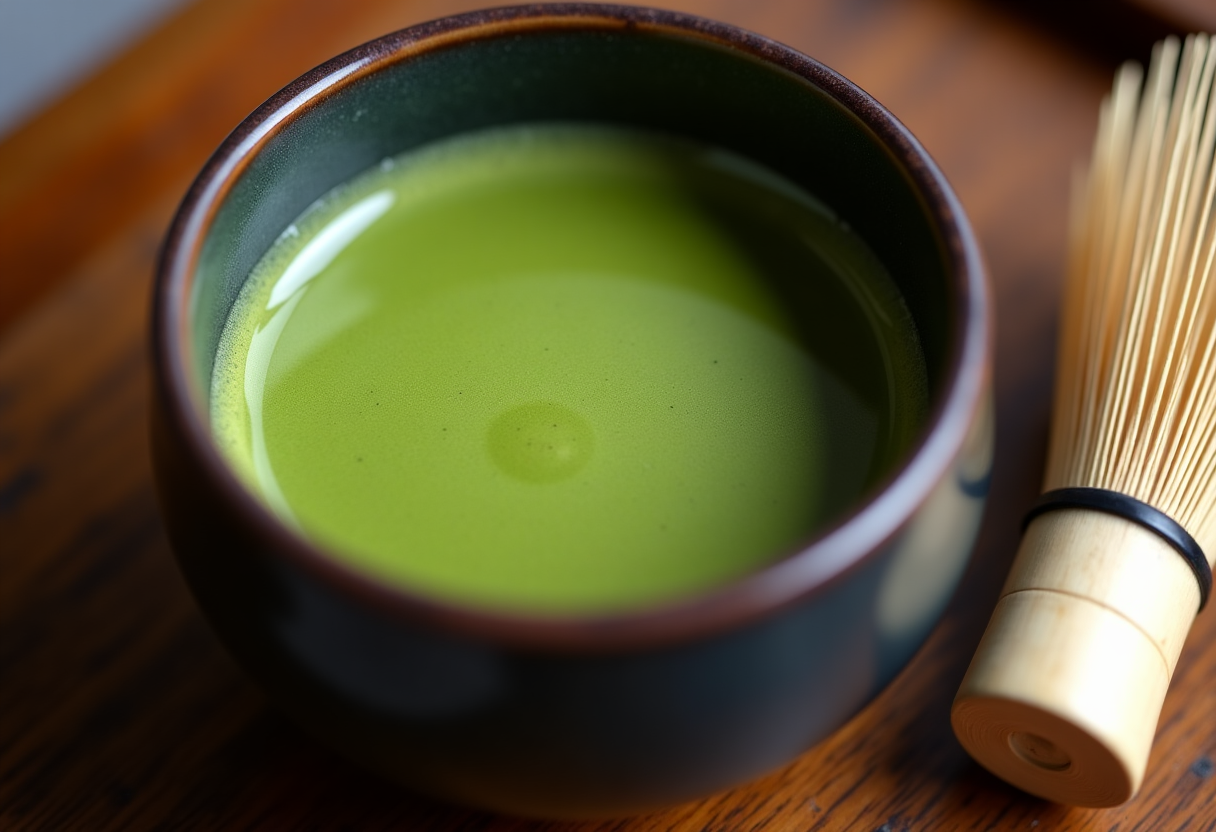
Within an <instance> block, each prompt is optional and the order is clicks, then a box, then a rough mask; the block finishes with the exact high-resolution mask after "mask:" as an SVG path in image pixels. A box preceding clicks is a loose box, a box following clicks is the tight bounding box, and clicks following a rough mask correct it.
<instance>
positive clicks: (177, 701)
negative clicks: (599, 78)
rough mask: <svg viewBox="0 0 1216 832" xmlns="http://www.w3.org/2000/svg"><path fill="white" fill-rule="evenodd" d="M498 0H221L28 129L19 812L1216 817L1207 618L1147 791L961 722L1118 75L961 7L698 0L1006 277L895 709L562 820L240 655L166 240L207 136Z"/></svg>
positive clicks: (205, 1) (1212, 625)
mask: <svg viewBox="0 0 1216 832" xmlns="http://www.w3.org/2000/svg"><path fill="white" fill-rule="evenodd" d="M473 5H475V4H474V3H471V2H466V1H465V0H451V1H449V0H363V2H346V3H333V2H329V0H290V2H289V0H259V1H258V2H248V0H201V1H200V2H198V3H196V4H195V5H194V6H192V7H190V8H188V9H187V10H186V11H184V12H183V13H182V14H181V15H179V16H178V17H177V18H175V19H173V20H171V21H170V22H168V23H167V24H166V25H164V26H163V27H161V28H160V29H159V30H158V31H156V32H154V33H153V34H152V35H151V36H150V37H149V38H148V39H147V40H145V41H144V42H143V43H141V44H140V45H138V46H137V47H136V48H134V49H133V50H131V51H130V52H128V53H127V54H126V55H125V56H123V57H122V58H121V59H119V60H118V61H117V62H116V63H115V64H113V65H111V66H110V67H108V68H107V69H105V70H104V71H102V72H101V73H100V74H98V75H97V76H95V77H94V78H93V79H91V80H90V81H89V82H87V83H86V84H84V85H83V86H82V87H80V88H79V89H78V90H76V91H75V92H74V93H72V94H71V95H69V96H68V97H67V98H66V99H64V100H63V101H61V102H60V103H58V104H57V105H55V106H54V107H52V108H51V109H50V110H48V111H46V112H45V113H43V114H42V115H41V116H39V117H38V118H37V119H35V120H34V121H32V122H31V123H29V124H28V125H27V126H26V127H25V128H24V129H22V130H21V131H20V132H18V133H17V134H15V135H13V136H11V137H10V138H9V139H7V140H6V141H5V142H4V143H3V144H0V326H2V327H3V330H2V331H0V829H4V830H128V829H130V830H152V829H165V830H193V829H200V830H202V829H206V830H211V829H216V830H228V829H233V830H243V829H272V830H331V829H334V830H336V829H350V830H365V829H366V830H381V829H426V830H437V831H439V830H444V831H447V832H456V831H457V830H524V829H545V830H559V829H560V830H588V831H589V830H596V829H602V830H609V829H612V830H622V832H625V831H626V830H637V832H643V830H647V831H650V830H653V831H654V832H657V830H667V831H669V832H693V831H694V830H723V832H727V831H728V830H730V831H733V830H761V829H764V830H791V831H792V830H798V831H799V832H803V831H804V830H838V829H839V830H857V832H880V831H881V832H903V831H904V830H909V831H910V830H917V831H918V832H919V830H989V829H991V830H1000V829H1026V830H1030V829H1035V830H1114V829H1118V830H1120V832H1128V831H1129V830H1183V829H1185V830H1209V831H1210V830H1213V829H1216V613H1214V612H1212V611H1210V610H1209V611H1208V612H1205V613H1204V614H1203V615H1201V616H1200V618H1199V620H1198V622H1197V623H1196V625H1195V628H1194V629H1193V631H1192V633H1191V635H1190V638H1189V639H1188V641H1187V644H1186V647H1185V649H1184V651H1183V655H1182V658H1181V661H1180V662H1179V666H1178V670H1177V673H1176V675H1175V678H1174V683H1173V686H1172V688H1171V691H1170V693H1169V696H1168V697H1167V700H1166V704H1165V710H1164V713H1163V715H1162V719H1161V723H1160V725H1159V727H1158V732H1157V738H1156V743H1155V746H1154V749H1153V753H1152V757H1151V758H1150V761H1149V769H1148V775H1147V779H1146V782H1145V785H1144V787H1143V789H1142V791H1141V793H1140V795H1139V796H1138V797H1137V798H1136V799H1135V800H1134V801H1132V802H1131V803H1129V804H1126V805H1125V806H1122V807H1119V808H1116V809H1109V810H1084V809H1074V808H1068V807H1063V806H1057V805H1052V804H1049V803H1046V802H1044V801H1041V800H1037V799H1035V798H1032V797H1029V796H1027V795H1026V794H1023V793H1021V792H1018V791H1017V790H1015V789H1013V788H1011V787H1009V786H1006V785H1005V784H1003V783H1002V782H1001V781H999V780H997V779H996V778H994V777H992V776H991V775H989V774H987V773H986V772H985V771H984V770H982V769H981V768H979V767H978V766H977V765H975V764H974V763H973V762H971V761H970V759H969V758H968V757H967V756H966V755H965V754H964V753H963V751H962V750H961V748H960V747H959V746H958V744H957V743H956V742H955V740H954V738H953V736H952V735H951V733H950V728H949V723H948V711H949V705H950V701H951V698H952V697H953V694H954V691H955V689H956V688H957V686H958V683H959V680H960V679H961V677H962V674H963V671H964V669H965V668H966V665H967V662H968V661H969V659H970V656H971V653H972V651H973V649H974V647H975V645H976V643H977V642H978V640H979V636H980V633H981V631H982V629H983V626H984V624H985V622H986V620H987V617H988V614H989V613H990V611H991V609H992V605H993V604H994V602H995V600H996V596H997V591H998V589H999V587H1000V584H1001V581H1002V580H1003V578H1004V575H1005V573H1006V571H1007V570H1008V567H1009V563H1010V560H1011V558H1012V555H1013V552H1014V549H1015V547H1016V544H1017V540H1018V523H1019V518H1020V516H1021V514H1022V512H1023V511H1024V510H1025V508H1026V507H1027V506H1028V505H1029V503H1030V502H1031V501H1032V500H1033V498H1034V496H1035V495H1036V494H1037V490H1038V484H1039V479H1040V477H1041V475H1042V459H1043V452H1044V446H1045V438H1046V429H1047V413H1048V407H1049V397H1050V386H1051V378H1052V369H1051V364H1052V352H1053V344H1054V327H1055V315H1056V302H1057V293H1058V284H1059V280H1060V277H1061V273H1062V262H1063V255H1064V240H1065V227H1064V226H1065V217H1066V210H1067V206H1066V200H1067V190H1068V181H1069V176H1070V172H1071V170H1072V168H1073V167H1074V165H1076V164H1077V163H1079V162H1081V161H1082V160H1084V159H1085V157H1086V156H1087V154H1088V147H1089V143H1090V140H1091V136H1092V131H1093V129H1094V126H1095V123H1096V110H1097V104H1098V101H1099V99H1100V97H1101V96H1102V94H1103V93H1104V91H1105V90H1106V88H1107V86H1108V84H1109V79H1110V74H1111V69H1112V68H1111V66H1109V65H1107V64H1105V63H1101V62H1098V61H1097V60H1096V59H1094V58H1091V57H1086V56H1087V55H1091V54H1092V53H1091V52H1085V51H1081V50H1077V49H1074V48H1073V47H1072V46H1071V45H1070V43H1069V42H1068V41H1067V40H1066V39H1064V38H1062V37H1060V36H1059V35H1058V34H1052V33H1049V32H1045V31H1043V30H1041V29H1038V28H1033V25H1032V24H1031V23H1028V22H1026V21H1024V20H1022V19H1020V18H1018V17H1015V16H1012V13H1011V12H1009V11H1008V10H1007V8H1005V7H990V6H987V5H982V4H979V3H977V2H965V0H865V2H859V0H800V2H797V3H794V2H781V0H677V2H675V3H673V4H672V6H673V7H675V8H680V9H682V10H685V11H690V12H694V13H697V14H702V15H706V16H711V17H716V18H719V19H722V20H726V21H728V22H731V23H736V24H739V25H742V26H745V27H747V28H750V29H753V30H755V31H758V32H760V33H762V34H766V35H769V36H771V37H774V38H776V39H778V40H781V41H784V42H785V43H788V44H790V45H792V46H794V47H795V48H798V49H801V50H802V51H805V52H807V53H809V54H811V55H813V56H815V57H817V58H819V59H820V60H822V61H824V62H825V63H827V64H828V65H830V66H833V67H834V68H836V69H838V70H840V71H842V72H843V73H845V74H846V75H848V76H849V77H850V78H852V79H853V80H855V81H856V82H857V83H859V84H860V85H861V86H862V87H863V88H865V89H867V90H868V91H869V92H870V93H872V94H873V95H874V96H875V97H876V98H878V99H879V100H880V101H882V102H883V103H884V104H886V105H887V106H888V107H889V108H890V109H891V110H892V111H893V112H894V113H895V114H896V115H897V116H898V117H899V118H901V119H902V120H903V121H904V122H905V123H907V124H908V125H909V127H911V129H912V130H913V131H914V132H915V133H917V135H918V136H919V137H920V138H921V140H922V141H923V142H924V144H925V145H926V147H927V148H928V149H929V151H930V153H932V154H933V155H934V156H935V158H937V160H938V161H939V162H940V164H941V165H942V167H943V169H944V170H945V172H946V174H947V176H948V177H949V178H950V179H951V181H952V182H953V184H954V186H955V187H956V189H957V190H958V192H959V195H960V196H961V198H962V201H963V203H964V204H965V206H966V208H967V211H968V212H969V215H970V216H971V219H972V221H973V222H974V224H975V226H976V228H977V230H978V232H979V236H980V238H981V241H982V244H983V246H984V249H985V253H986V256H987V259H988V262H989V264H990V266H991V272H992V277H993V282H994V287H995V291H996V298H997V307H996V308H997V315H998V321H997V324H998V342H997V356H996V379H997V404H998V412H999V419H1000V421H999V427H998V444H997V460H996V473H995V477H994V481H993V488H992V495H991V501H990V508H989V511H988V513H987V515H986V519H985V523H984V527H983V530H982V533H981V538H980V542H979V545H978V547H977V550H976V553H975V557H974V559H973V561H972V564H971V567H970V569H969V570H968V572H967V574H966V576H965V577H964V580H963V583H962V586H961V587H960V589H959V591H958V593H957V594H956V596H955V598H954V600H953V602H952V604H951V606H950V608H949V610H948V612H947V614H946V616H945V618H944V619H943V621H942V623H941V624H940V625H939V626H938V628H937V629H936V630H935V631H934V633H933V635H932V637H931V638H930V640H929V642H928V643H927V644H926V646H925V647H924V648H923V649H922V650H921V651H920V652H919V653H918V654H917V656H916V657H915V659H914V660H913V662H912V663H911V665H910V666H909V667H908V668H907V669H906V670H905V671H904V672H903V673H902V674H901V675H900V676H899V677H898V678H897V679H896V680H895V681H894V682H893V683H892V684H891V685H890V687H888V688H887V690H885V691H884V692H883V693H882V694H881V695H880V696H879V697H878V699H876V700H875V701H874V702H873V703H872V704H871V705H870V706H869V707H868V708H866V709H865V710H864V711H863V712H862V713H861V714H859V715H858V716H857V717H856V718H854V719H853V720H852V721H850V722H849V723H848V724H847V725H845V726H844V727H843V728H842V729H840V730H839V731H837V732H836V733H835V734H833V735H832V736H831V737H829V738H828V739H827V740H826V741H824V742H823V743H821V744H820V745H819V746H817V747H816V748H814V749H812V750H811V751H809V752H808V753H806V754H805V755H803V756H802V757H801V758H799V759H798V760H797V761H796V762H795V763H793V764H792V765H790V766H789V767H787V768H785V769H783V770H781V771H778V772H775V773H773V774H771V775H770V776H768V777H766V778H764V779H762V780H759V781H757V782H754V783H751V784H748V785H745V786H743V787H740V788H738V789H736V790H734V791H731V792H727V793H724V794H721V795H717V796H714V797H712V798H709V799H707V800H705V801H703V802H700V803H694V804H688V805H684V806H679V807H675V808H672V809H670V810H667V811H664V812H660V813H656V814H653V815H648V816H643V817H638V818H631V819H627V820H622V821H614V822H605V823H589V824H581V825H580V824H540V823H533V822H529V821H522V820H518V819H512V818H506V817H499V816H493V815H486V814H482V813H477V812H472V811H469V810H465V809H462V808H459V807H453V806H448V805H445V804H439V803H435V802H432V801H429V800H426V799H423V798H420V797H417V796H414V795H412V794H410V793H408V792H405V791H403V790H402V789H400V788H398V787H395V786H393V785H391V784H388V783H385V782H383V781H380V780H377V779H375V778H373V777H372V776H370V775H367V774H364V773H363V772H361V771H359V770H357V769H356V768H354V767H353V766H351V765H349V764H348V763H346V762H344V761H343V760H341V759H339V758H337V757H336V756H334V755H333V754H331V753H330V752H328V751H327V750H325V749H324V748H322V747H321V746H319V745H317V744H316V743H315V742H313V741H312V740H311V739H310V738H309V737H307V736H306V735H304V734H303V733H301V732H300V731H298V730H297V729H296V728H295V727H294V726H293V725H291V724H290V723H288V722H286V721H285V720H284V719H283V718H282V717H280V716H279V715H278V714H277V712H276V711H275V710H274V709H273V707H272V706H270V705H269V704H268V703H267V702H266V701H265V700H264V698H263V696H262V695H261V693H259V691H258V690H257V689H256V688H254V686H253V685H252V683H251V682H249V681H248V680H247V679H246V678H245V677H244V676H243V675H242V674H241V673H240V672H239V671H238V670H237V669H236V667H235V666H234V665H233V664H232V663H231V661H230V660H229V659H228V658H227V657H226V655H225V654H224V653H223V651H222V650H221V649H220V647H219V645H218V644H217V642H216V641H215V640H214V638H213V637H212V636H211V634H210V633H209V631H208V629H207V627H206V625H205V623H204V622H203V620H202V618H201V617H200V615H199V614H198V612H197V611H196V609H195V608H194V606H193V604H192V602H191V600H190V597H189V594H188V593H187V591H186V589H185V586H184V585H183V583H182V581H181V579H180V577H179V576H178V574H177V570H176V567H175V565H174V562H173V559H172V555H171V553H170V551H169V548H168V544H167V542H166V540H165V537H164V533H163V530H162V527H161V522H160V518H159V514H158V510H157V506H156V501H155V496H154V490H153V485H152V482H151V473H150V464H149V459H148V451H147V438H146V430H147V423H146V416H145V414H146V410H147V356H146V337H147V336H146V325H147V310H148V293H149V285H150V280H151V271H152V264H153V259H154V257H155V252H156V248H157V245H158V243H159V239H160V236H161V234H162V233H163V231H164V228H165V226H166V224H167V222H168V218H169V216H170V214H171V212H172V210H173V207H174V205H175V203H176V201H177V200H178V199H179V198H180V197H181V195H182V193H183V191H184V189H185V187H186V185H187V183H188V181H189V179H190V177H191V176H192V175H193V173H194V172H195V171H196V170H197V169H198V168H199V167H200V166H201V165H202V163H203V161H204V160H205V158H206V156H207V154H208V153H209V152H210V151H211V149H213V148H214V147H215V146H216V145H217V144H218V142H219V141H220V140H221V139H222V138H223V136H224V134H225V133H226V132H227V131H228V130H230V129H231V128H232V127H234V126H235V125H236V123H237V122H238V121H239V120H240V119H241V118H242V117H243V116H244V115H245V114H246V113H247V112H249V111H250V110H251V109H253V108H254V107H255V106H256V105H257V104H258V103H260V102H261V101H262V100H263V99H264V98H266V97H267V96H268V95H270V94H271V93H272V92H274V91H275V90H276V89H277V88H278V87H280V86H281V85H283V84H284V83H286V82H287V81H288V80H290V79H291V78H293V77H295V76H296V75H298V74H300V73H301V72H303V71H304V70H306V69H308V68H310V67H311V66H313V65H315V64H317V63H319V62H320V61H322V60H324V59H325V58H327V57H329V56H331V55H333V54H335V53H337V52H339V51H341V50H343V49H345V48H348V47H350V46H353V45H355V44H357V43H359V42H361V41H363V40H366V39H369V38H371V37H374V36H376V35H378V34H381V33H384V32H387V31H389V30H392V29H396V28H400V27H402V26H405V25H409V24H411V23H415V22H419V21H422V20H425V19H429V18H433V17H437V16H440V15H442V14H447V13H450V12H454V11H461V10H465V9H468V8H471V7H473ZM664 5H667V4H664Z"/></svg>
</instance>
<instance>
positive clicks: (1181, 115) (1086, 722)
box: [951, 35, 1216, 806]
mask: <svg viewBox="0 0 1216 832" xmlns="http://www.w3.org/2000/svg"><path fill="white" fill-rule="evenodd" d="M1214 75H1216V40H1213V39H1211V38H1209V37H1207V36H1204V35H1195V36H1192V37H1190V38H1188V39H1187V41H1186V43H1185V45H1184V46H1182V47H1180V46H1179V44H1178V42H1177V41H1175V40H1167V41H1165V42H1163V43H1161V44H1158V45H1157V48H1156V49H1155V50H1154V54H1153V60H1152V63H1151V65H1150V68H1149V73H1148V77H1147V79H1146V80H1145V79H1144V78H1143V73H1142V71H1141V69H1140V67H1139V66H1136V65H1128V66H1125V67H1124V68H1123V69H1122V70H1120V72H1119V74H1118V76H1117V78H1116V80H1115V85H1114V89H1113V91H1112V93H1111V95H1110V96H1109V97H1108V99H1107V100H1106V101H1105V102H1104V104H1103V107H1102V112H1101V117H1100V122H1099V128H1098V137H1097V141H1096V144H1095V148H1094V156H1093V161H1092V163H1091V167H1090V170H1089V174H1088V177H1087V178H1085V179H1084V180H1083V181H1080V182H1078V184H1077V187H1076V188H1075V189H1074V212H1073V214H1074V215H1073V218H1072V236H1071V241H1070V261H1069V264H1068V277H1067V284H1066V288H1065V296H1064V301H1063V310H1062V317H1061V331H1060V346H1059V357H1058V364H1057V376H1056V391H1055V404H1054V409H1053V413H1052V425H1051V440H1050V447H1049V451H1048V462H1047V472H1046V477H1045V482H1044V488H1045V493H1044V495H1043V496H1042V497H1041V498H1040V499H1039V502H1038V503H1036V504H1035V506H1034V507H1033V508H1032V509H1031V511H1030V513H1029V514H1028V515H1027V518H1026V524H1025V530H1024V536H1023V539H1022V543H1021V547H1020V549H1019V550H1018V555H1017V559H1016V561H1015V562H1014V565H1013V569H1012V571H1011V573H1010V575H1009V578H1008V580H1007V582H1006V584H1005V587H1004V589H1003V591H1002V595H1001V598H1000V600H999V602H998V603H997V606H996V609H995V610H994V612H993V616H992V620H991V621H990V623H989V625H988V629H987V631H986V632H985V634H984V637H983V640H982V641H981V643H980V646H979V648H978V649H977V651H976V654H975V658H974V659H973V660H972V663H971V667H970V668H969V669H968V671H967V675H966V677H965V678H964V679H963V683H962V686H961V688H960V689H959V692H958V695H957V697H956V698H955V701H954V706H953V709H952V713H951V720H952V722H953V725H954V730H955V733H956V734H957V736H958V738H959V740H960V742H962V744H963V746H964V747H965V748H966V749H967V751H968V752H969V753H970V754H971V755H972V756H973V757H975V759H976V760H978V761H979V762H980V763H981V764H983V765H984V766H985V767H986V768H988V769H989V770H991V771H992V772H993V773H995V774H997V775H998V776H1000V777H1002V778H1004V779H1005V780H1007V781H1009V782H1010V783H1013V784H1014V785H1016V786H1018V787H1020V788H1022V789H1024V790H1026V791H1028V792H1031V793H1033V794H1036V795H1039V796H1041V797H1045V798H1048V799H1050V800H1055V801H1058V802H1061V803H1071V804H1075V805H1081V806H1111V805H1115V804H1118V803H1122V802H1123V801H1125V800H1128V799H1129V798H1131V797H1132V796H1133V795H1134V794H1135V792H1136V790H1137V789H1138V788H1139V786H1140V783H1141V780H1142V779H1143V776H1144V770H1145V766H1146V763H1147V760H1148V754H1149V748H1150V745H1151V743H1152V739H1153V734H1154V732H1155V730H1156V726H1157V720H1158V718H1159V716H1160V713H1161V706H1162V702H1163V700H1164V698H1165V692H1166V688H1167V687H1168V685H1169V680H1170V677H1171V676H1172V674H1173V671H1174V666H1175V664H1176V662H1177V660H1178V655H1179V653H1180V652H1181V650H1182V644H1183V642H1184V641H1185V639H1186V635H1187V632H1188V631H1189V629H1190V626H1191V622H1192V621H1193V620H1194V617H1195V614H1196V613H1197V611H1198V610H1200V609H1202V607H1203V605H1204V603H1205V602H1206V601H1207V596H1208V594H1209V593H1210V591H1211V584H1212V570H1211V557H1212V555H1213V554H1216V215H1214V211H1216V164H1214V156H1216V154H1214V151H1213V148H1214V146H1216V85H1214V84H1213V77H1214ZM1205 553H1206V555H1205Z"/></svg>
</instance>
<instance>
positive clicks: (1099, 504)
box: [1022, 488, 1212, 610]
mask: <svg viewBox="0 0 1216 832" xmlns="http://www.w3.org/2000/svg"><path fill="white" fill-rule="evenodd" d="M1061 508H1087V509H1090V510H1092V511H1101V512H1104V513H1106V514H1114V515H1117V516H1119V517H1122V518H1124V519H1126V520H1130V521H1132V522H1133V523H1136V524H1138V525H1141V526H1143V527H1144V528H1146V529H1148V530H1149V531H1151V532H1156V533H1157V535H1158V536H1160V537H1161V539H1162V540H1164V541H1165V542H1166V543H1168V544H1170V546H1172V547H1174V549H1175V550H1176V551H1177V552H1178V554H1180V555H1182V559H1183V560H1185V561H1186V562H1187V565H1188V566H1190V567H1191V571H1192V572H1194V573H1195V580H1196V581H1197V582H1198V583H1199V609H1200V610H1202V609H1203V608H1204V606H1205V605H1206V604H1207V602H1208V596H1209V595H1211V594H1212V567H1211V566H1210V565H1208V559H1207V557H1206V556H1204V554H1203V549H1201V548H1200V547H1199V543H1198V542H1196V540H1195V538H1193V537H1191V535H1190V533H1189V532H1188V531H1187V530H1186V529H1184V528H1182V526H1181V525H1180V524H1179V523H1178V522H1177V521H1176V520H1174V518H1172V517H1170V516H1169V515H1168V514H1166V513H1165V512H1163V511H1161V510H1160V509H1156V508H1153V507H1152V506H1150V505H1149V504H1148V503H1144V502H1141V501H1140V500H1137V499H1136V498H1135V497H1129V496H1128V495H1126V494H1121V493H1119V492H1118V491H1109V490H1107V489H1105V488H1057V489H1055V490H1053V491H1048V492H1047V493H1046V494H1044V495H1042V496H1041V497H1039V499H1038V500H1037V501H1036V502H1035V504H1034V506H1032V507H1031V509H1030V511H1028V512H1026V517H1025V518H1024V519H1023V520H1022V531H1025V530H1026V527H1027V526H1029V525H1030V521H1031V520H1033V519H1034V518H1036V517H1038V516H1039V515H1040V514H1046V513H1047V512H1049V511H1055V510H1056V509H1061Z"/></svg>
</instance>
